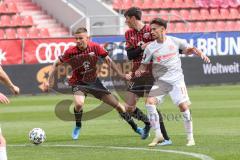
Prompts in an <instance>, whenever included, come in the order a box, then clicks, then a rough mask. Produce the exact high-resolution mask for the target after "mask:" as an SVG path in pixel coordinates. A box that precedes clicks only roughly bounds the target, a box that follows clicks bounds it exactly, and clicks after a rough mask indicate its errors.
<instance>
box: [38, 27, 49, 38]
mask: <svg viewBox="0 0 240 160" xmlns="http://www.w3.org/2000/svg"><path fill="white" fill-rule="evenodd" d="M40 37H50V34H49V32H48V29H47V28H41V29H40Z"/></svg>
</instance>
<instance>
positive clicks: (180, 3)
mask: <svg viewBox="0 0 240 160" xmlns="http://www.w3.org/2000/svg"><path fill="white" fill-rule="evenodd" d="M183 3H184V1H183V0H174V3H173V4H174V5H173V7H174V8H184V7H185V6H184V5H183Z"/></svg>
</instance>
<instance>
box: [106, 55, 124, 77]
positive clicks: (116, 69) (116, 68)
mask: <svg viewBox="0 0 240 160" xmlns="http://www.w3.org/2000/svg"><path fill="white" fill-rule="evenodd" d="M104 60H105V62H106V63H107V64H108V65H109V66H110V67H111V68H112V69H113V70H114V71H115V72H117V74H118V75H119V76H120V77H121V78H124V79H127V78H126V76H125V74H123V72H122V71H121V69H120V68H119V67H118V66H117V65H116V63H115V62H114V61H113V60H112V59H111V58H110V57H109V56H106V57H104Z"/></svg>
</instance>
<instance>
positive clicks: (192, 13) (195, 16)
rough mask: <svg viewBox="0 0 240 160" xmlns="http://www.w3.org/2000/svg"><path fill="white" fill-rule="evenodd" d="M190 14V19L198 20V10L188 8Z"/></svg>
mask: <svg viewBox="0 0 240 160" xmlns="http://www.w3.org/2000/svg"><path fill="white" fill-rule="evenodd" d="M190 16H191V20H199V19H200V17H199V11H198V10H197V9H191V10H190Z"/></svg>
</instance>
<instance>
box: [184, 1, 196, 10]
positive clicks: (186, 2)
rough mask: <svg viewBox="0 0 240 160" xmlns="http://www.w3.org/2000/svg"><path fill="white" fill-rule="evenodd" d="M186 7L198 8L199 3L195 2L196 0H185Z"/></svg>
mask: <svg viewBox="0 0 240 160" xmlns="http://www.w3.org/2000/svg"><path fill="white" fill-rule="evenodd" d="M184 2H185V3H184V4H183V5H184V7H186V8H197V5H196V4H195V1H194V0H184Z"/></svg>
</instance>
